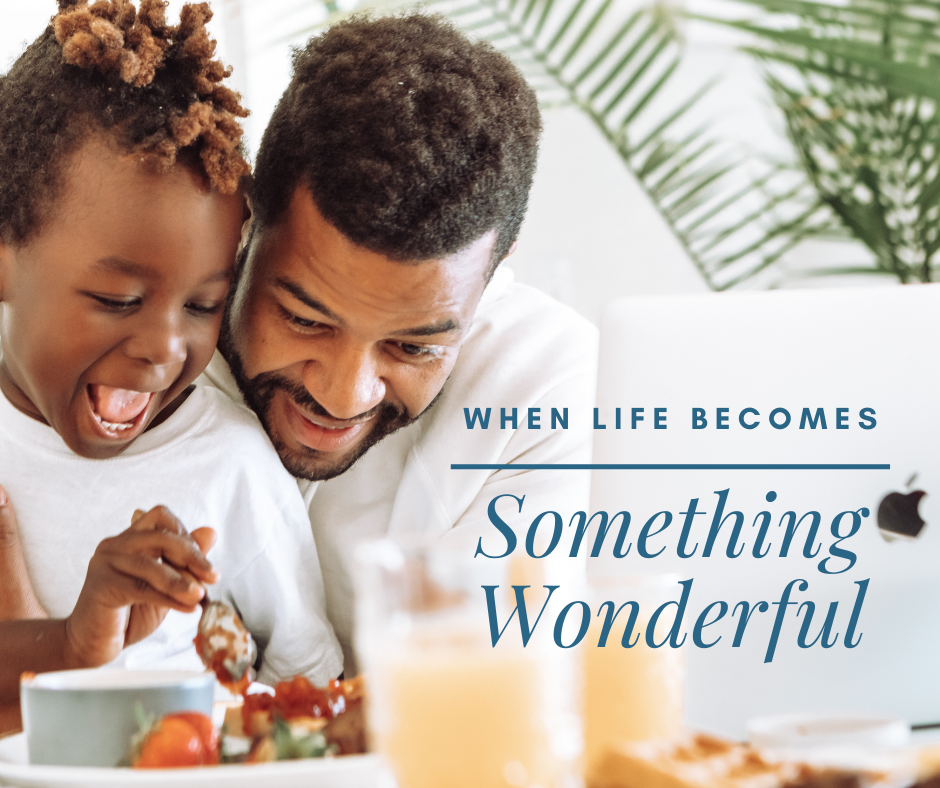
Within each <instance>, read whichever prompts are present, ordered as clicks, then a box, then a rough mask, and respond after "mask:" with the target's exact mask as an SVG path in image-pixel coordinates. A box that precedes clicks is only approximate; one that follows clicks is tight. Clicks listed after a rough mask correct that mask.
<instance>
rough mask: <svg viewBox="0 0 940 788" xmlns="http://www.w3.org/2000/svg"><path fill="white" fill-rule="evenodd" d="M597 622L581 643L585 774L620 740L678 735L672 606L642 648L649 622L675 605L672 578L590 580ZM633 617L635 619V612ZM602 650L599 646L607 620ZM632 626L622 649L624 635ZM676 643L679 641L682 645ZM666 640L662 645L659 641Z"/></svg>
mask: <svg viewBox="0 0 940 788" xmlns="http://www.w3.org/2000/svg"><path fill="white" fill-rule="evenodd" d="M588 590H589V595H590V597H591V602H592V604H591V609H592V610H593V611H594V612H595V616H594V621H593V623H592V625H591V628H590V630H589V631H588V635H587V637H585V639H584V644H585V645H584V647H583V652H582V655H583V659H584V663H583V664H584V696H583V703H584V763H585V766H586V767H587V769H588V770H590V769H591V767H592V766H593V765H594V764H596V762H597V760H598V758H599V757H600V756H602V755H603V753H604V751H605V750H606V749H608V748H609V747H611V746H614V745H616V743H617V742H618V741H638V740H644V739H668V738H673V737H675V736H677V735H679V733H680V732H681V730H682V712H683V690H684V675H685V670H684V660H683V654H682V649H681V648H673V647H672V646H671V644H670V642H669V639H668V638H669V630H670V628H671V626H672V624H673V622H674V620H675V612H676V610H677V608H678V605H677V604H673V605H669V606H667V607H666V608H665V609H664V610H663V612H662V613H661V614H660V615H659V616H658V620H657V621H656V622H655V631H654V633H653V643H654V645H655V644H662V645H661V646H660V647H658V648H651V647H650V646H649V645H648V643H647V637H646V635H647V629H648V628H649V623H650V619H651V616H652V615H653V614H654V613H655V611H656V610H657V609H658V608H659V607H661V606H662V605H664V604H666V603H669V602H678V600H679V598H680V591H681V590H682V589H681V586H680V585H679V582H678V578H677V577H676V576H674V575H631V576H622V577H609V578H603V579H600V578H592V579H590V580H589V582H588ZM634 611H635V613H634ZM614 614H616V615H615V617H614V618H613V621H612V622H611V624H610V626H609V627H608V632H607V639H606V644H605V645H604V646H603V647H598V642H599V639H600V638H601V637H602V633H603V629H604V623H605V620H607V618H608V615H609V616H614ZM631 620H632V622H633V627H632V633H631V635H630V637H628V638H627V643H628V644H632V645H629V647H625V645H624V634H625V630H626V628H627V627H628V625H629V623H630V622H631ZM679 639H680V640H681V636H680V638H679ZM664 641H665V642H664Z"/></svg>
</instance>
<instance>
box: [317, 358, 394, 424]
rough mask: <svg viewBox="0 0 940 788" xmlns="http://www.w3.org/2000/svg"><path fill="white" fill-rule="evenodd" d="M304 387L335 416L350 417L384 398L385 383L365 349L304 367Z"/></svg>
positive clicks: (371, 407) (340, 417)
mask: <svg viewBox="0 0 940 788" xmlns="http://www.w3.org/2000/svg"><path fill="white" fill-rule="evenodd" d="M303 379H304V386H305V387H306V388H307V391H308V392H310V396H312V397H313V398H314V399H315V400H316V401H317V402H319V403H320V404H321V405H322V406H323V407H324V408H326V410H327V411H328V412H329V414H330V415H331V416H332V417H333V418H334V419H352V418H355V417H356V416H360V415H362V414H363V413H367V412H368V411H370V410H372V409H373V408H375V407H376V406H377V405H378V404H380V403H381V402H382V400H383V398H384V397H385V382H384V380H383V379H382V376H381V374H380V372H379V369H378V365H377V364H376V360H375V359H374V358H373V356H372V354H371V353H369V352H368V350H363V349H346V350H345V351H344V352H341V353H339V354H337V355H336V356H334V357H332V358H330V359H329V360H328V361H324V360H318V361H310V362H308V363H307V364H306V365H305V366H304V378H303Z"/></svg>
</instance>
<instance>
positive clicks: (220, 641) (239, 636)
mask: <svg viewBox="0 0 940 788" xmlns="http://www.w3.org/2000/svg"><path fill="white" fill-rule="evenodd" d="M193 644H194V645H195V646H196V653H197V654H199V658H200V659H201V660H202V664H203V665H205V666H206V667H207V668H208V669H209V670H211V671H212V672H213V673H215V675H216V678H217V679H218V680H219V683H220V684H221V685H222V686H223V687H226V688H227V689H228V690H230V691H231V692H232V693H233V694H235V695H241V694H243V693H244V692H245V691H246V690H247V689H248V685H249V684H250V683H251V675H250V671H249V668H251V666H252V664H253V663H254V661H255V657H256V656H257V654H258V652H257V647H256V646H255V643H254V640H252V638H251V633H250V632H249V631H248V630H247V629H246V628H245V625H244V624H243V623H242V621H241V619H240V618H239V617H238V614H237V613H236V612H235V611H234V610H233V609H232V607H231V606H229V605H227V604H225V603H224V602H218V601H216V602H207V603H206V604H205V605H204V607H203V611H202V617H201V618H200V619H199V629H198V631H197V633H196V637H195V638H194V639H193Z"/></svg>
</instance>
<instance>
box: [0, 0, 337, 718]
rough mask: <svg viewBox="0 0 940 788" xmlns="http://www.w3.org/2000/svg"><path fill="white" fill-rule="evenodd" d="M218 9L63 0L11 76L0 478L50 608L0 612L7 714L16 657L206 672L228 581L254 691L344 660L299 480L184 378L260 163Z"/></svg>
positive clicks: (0, 294)
mask: <svg viewBox="0 0 940 788" xmlns="http://www.w3.org/2000/svg"><path fill="white" fill-rule="evenodd" d="M210 16H211V12H210V11H209V9H208V6H207V5H205V4H200V5H187V6H185V7H184V8H183V10H182V13H181V16H180V24H179V25H178V26H168V25H167V24H166V22H165V19H164V7H163V3H162V2H161V1H160V0H142V2H141V4H140V11H139V12H136V11H135V8H134V6H133V5H132V4H131V3H130V2H129V0H99V1H98V2H95V3H94V4H93V5H92V6H90V7H89V6H87V5H86V2H75V0H72V2H63V0H60V12H59V14H58V15H57V16H56V17H54V19H53V21H52V24H51V25H50V27H49V28H48V29H47V30H46V32H45V33H44V34H43V35H42V36H41V37H40V38H39V39H38V40H37V41H36V42H35V43H34V44H32V45H31V46H30V47H29V48H28V49H27V50H26V52H25V53H24V54H23V55H22V56H21V57H20V58H19V60H17V62H16V63H15V64H14V65H13V67H12V68H11V69H10V71H9V73H8V74H6V75H5V76H3V77H0V302H2V305H3V312H2V322H0V348H2V358H0V391H2V395H3V396H0V483H2V485H3V487H4V488H5V490H6V491H7V492H8V493H9V499H10V500H11V501H12V503H13V505H14V506H15V508H16V512H17V516H18V519H19V530H20V536H21V540H22V544H23V549H24V553H25V559H26V568H27V570H28V573H29V576H30V578H31V580H32V583H33V586H34V588H35V592H36V595H37V597H38V601H39V602H40V603H41V605H42V606H43V607H44V608H45V610H46V611H47V612H48V614H49V615H50V616H51V618H50V619H49V620H34V621H25V620H21V621H13V622H5V623H0V704H4V703H7V704H9V703H12V702H14V701H15V699H16V696H17V691H18V688H17V685H18V679H19V674H20V672H22V671H24V670H31V671H43V670H54V669H59V668H67V667H86V666H88V667H90V666H98V665H102V664H105V663H109V662H112V663H113V664H117V665H122V666H126V667H132V668H142V667H171V666H172V667H189V668H197V669H198V668H201V664H200V663H199V660H198V658H197V656H196V654H195V650H194V649H193V647H192V638H193V636H194V635H195V632H196V625H197V623H198V620H199V609H198V607H197V603H198V602H199V600H200V599H201V597H202V596H203V594H204V588H203V585H202V584H203V583H212V582H213V581H216V580H218V583H217V584H216V585H215V586H213V587H212V588H211V589H210V594H211V596H212V598H214V599H223V600H225V601H228V602H229V603H230V604H232V605H233V606H234V607H235V608H236V610H237V611H238V612H239V613H240V615H241V617H242V619H243V621H244V622H245V624H246V626H247V627H248V628H249V629H250V630H251V632H252V633H253V635H254V636H255V638H256V640H257V641H258V643H259V646H260V647H261V649H262V653H263V660H262V663H261V667H260V671H259V674H258V678H259V680H261V681H266V682H273V681H276V680H280V679H285V678H288V677H290V676H293V675H295V674H303V675H306V676H307V677H308V678H310V679H311V680H313V681H315V682H318V683H323V682H325V681H326V680H327V679H329V678H332V677H334V676H336V675H337V674H338V673H339V672H340V670H341V664H342V663H341V659H340V655H339V651H338V648H337V644H336V641H335V638H334V636H333V633H332V630H331V628H330V626H329V624H328V623H327V621H326V617H325V615H324V612H323V611H324V599H323V584H322V579H321V576H320V570H319V563H318V560H317V554H316V548H315V546H314V544H313V539H312V535H311V532H310V525H309V520H308V518H307V513H306V509H305V506H304V503H303V500H302V499H301V497H300V493H299V491H298V489H297V487H296V484H295V482H294V481H293V480H292V479H291V478H290V476H289V475H288V474H287V473H286V471H284V469H283V468H282V466H281V464H280V461H279V459H278V457H277V454H276V453H275V451H274V449H273V447H272V446H271V444H270V442H269V441H268V439H267V436H266V435H265V433H264V431H263V430H262V429H261V427H260V425H259V424H258V423H257V421H256V419H255V417H254V416H253V415H252V414H251V413H250V412H249V411H248V410H247V409H244V408H240V407H237V406H234V405H232V404H231V403H230V402H229V401H228V400H227V398H225V397H224V396H223V395H221V394H219V393H218V392H217V391H216V390H214V389H211V388H202V387H200V388H196V389H193V387H192V386H191V385H190V384H191V383H192V381H193V380H194V379H195V378H196V376H197V375H199V374H200V373H201V372H202V371H203V369H204V368H205V366H206V364H208V362H209V359H210V357H211V355H212V352H213V349H214V348H215V344H216V340H217V336H218V332H219V326H220V321H221V313H222V309H223V306H224V302H225V298H226V295H227V292H228V286H229V281H230V278H231V276H232V261H233V259H234V256H235V252H236V247H237V244H238V239H239V234H240V231H241V226H242V222H243V221H244V218H245V216H244V197H243V194H242V192H241V184H242V181H243V179H244V178H245V176H246V175H247V173H248V166H247V164H246V163H245V161H244V158H243V157H242V154H241V152H240V147H239V137H240V134H241V131H240V128H239V126H238V123H237V120H236V117H237V116H241V117H244V116H245V115H246V114H247V113H246V112H245V111H244V110H243V109H242V108H241V107H240V106H239V103H238V96H237V95H236V94H234V93H232V92H231V91H230V90H228V89H227V88H226V87H224V86H223V85H222V80H223V78H224V77H225V76H227V74H226V72H225V70H224V69H223V67H222V66H221V64H220V63H219V62H218V61H216V60H213V59H212V54H213V51H214V46H215V45H214V42H212V41H210V39H209V38H208V35H207V33H206V29H205V23H206V22H207V21H208V19H209V18H210ZM0 503H2V502H0ZM160 504H162V505H164V506H159V505H160ZM136 509H143V510H148V509H149V510H150V511H149V512H148V513H147V515H146V516H145V517H143V518H141V519H140V520H138V521H136V522H135V523H134V525H133V526H132V527H130V528H127V526H128V524H129V523H130V522H131V516H132V514H133V512H134V511H135V510H136ZM177 517H178V518H179V519H177ZM182 523H185V524H186V526H187V527H190V528H194V527H198V528H197V530H195V531H193V533H192V534H189V533H187V531H186V528H184V527H183V525H182ZM124 529H126V530H124ZM210 529H211V530H210ZM213 532H214V533H213ZM214 535H217V537H218V542H217V544H216V545H215V547H214V551H213V559H214V564H215V566H216V567H218V569H219V570H220V573H219V574H217V573H216V572H215V570H214V569H213V566H212V565H211V564H210V563H209V562H208V560H207V559H206V558H205V556H204V555H203V552H204V550H206V549H208V548H209V547H210V546H211V543H212V539H213V537H214ZM86 570H87V572H86ZM219 575H221V577H219ZM167 610H170V612H169V613H168V614H167ZM164 616H166V618H165V620H163V617H164ZM161 620H162V623H161ZM158 627H159V628H158Z"/></svg>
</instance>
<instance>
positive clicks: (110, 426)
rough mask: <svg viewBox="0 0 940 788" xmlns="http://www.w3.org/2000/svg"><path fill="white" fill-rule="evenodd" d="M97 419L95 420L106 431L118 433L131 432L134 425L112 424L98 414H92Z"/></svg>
mask: <svg viewBox="0 0 940 788" xmlns="http://www.w3.org/2000/svg"><path fill="white" fill-rule="evenodd" d="M92 415H94V417H95V420H96V421H97V422H98V423H99V424H100V425H101V426H102V427H104V428H105V429H106V430H113V431H117V432H123V431H124V430H129V429H130V428H131V427H133V426H134V425H133V424H112V423H111V422H110V421H105V420H104V419H103V418H101V416H99V415H98V414H97V413H94V414H92Z"/></svg>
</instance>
